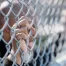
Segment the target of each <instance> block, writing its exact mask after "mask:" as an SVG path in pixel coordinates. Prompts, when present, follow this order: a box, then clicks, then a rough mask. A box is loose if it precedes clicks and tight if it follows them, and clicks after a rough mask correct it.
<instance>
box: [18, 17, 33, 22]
mask: <svg viewBox="0 0 66 66" xmlns="http://www.w3.org/2000/svg"><path fill="white" fill-rule="evenodd" d="M23 19H26V20H27V21H28V22H29V23H31V21H32V20H31V19H30V18H29V17H25V16H22V17H21V18H20V19H19V21H21V20H23Z"/></svg>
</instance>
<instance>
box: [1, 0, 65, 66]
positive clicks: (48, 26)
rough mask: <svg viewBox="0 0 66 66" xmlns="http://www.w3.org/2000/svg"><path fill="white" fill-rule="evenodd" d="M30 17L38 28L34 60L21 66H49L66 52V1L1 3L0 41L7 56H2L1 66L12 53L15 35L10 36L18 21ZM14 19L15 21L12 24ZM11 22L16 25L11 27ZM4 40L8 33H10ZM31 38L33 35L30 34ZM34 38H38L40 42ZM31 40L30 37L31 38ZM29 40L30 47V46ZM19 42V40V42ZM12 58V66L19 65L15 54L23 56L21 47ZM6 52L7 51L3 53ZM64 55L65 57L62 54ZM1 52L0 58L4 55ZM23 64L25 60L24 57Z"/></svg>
mask: <svg viewBox="0 0 66 66" xmlns="http://www.w3.org/2000/svg"><path fill="white" fill-rule="evenodd" d="M22 16H25V17H29V18H30V19H31V20H32V23H31V25H32V24H34V26H35V29H36V34H35V36H34V41H33V43H34V47H33V48H34V50H33V56H32V60H31V62H29V63H25V64H24V65H23V62H22V63H21V65H20V66H22V65H23V66H25V65H27V66H49V64H50V63H51V62H52V61H55V59H56V57H57V56H59V55H62V54H63V53H64V54H65V52H66V34H65V33H66V29H65V28H66V27H65V26H66V25H65V24H66V0H5V1H4V2H3V3H2V2H1V4H0V22H1V23H0V24H1V25H0V42H1V41H3V42H4V43H5V47H6V53H5V54H4V56H3V57H0V66H4V59H5V58H6V57H7V55H8V54H10V53H11V45H12V42H13V38H15V33H14V34H13V35H11V31H12V30H13V28H12V25H13V24H14V23H17V24H18V22H19V19H20V18H21V17H22ZM11 20H14V21H11ZM12 22H14V23H13V24H12ZM5 28H8V29H9V30H10V32H9V35H10V37H8V39H9V41H8V40H5V38H6V37H7V35H6V37H4V35H5V32H6V33H7V34H8V30H6V29H5ZM29 35H31V32H30V33H29ZM35 37H38V38H37V39H36V38H35ZM28 39H29V38H28ZM28 39H27V44H28ZM16 41H18V40H17V39H16ZM17 47H18V49H17V51H16V53H14V55H13V65H12V66H14V65H15V66H17V65H16V54H17V53H18V52H21V53H23V52H22V51H21V50H20V46H19V45H18V46H17ZM4 51H5V50H4ZM61 53H62V54H61ZM1 55H2V54H1V52H0V56H1ZM21 58H22V61H23V57H22V55H21Z"/></svg>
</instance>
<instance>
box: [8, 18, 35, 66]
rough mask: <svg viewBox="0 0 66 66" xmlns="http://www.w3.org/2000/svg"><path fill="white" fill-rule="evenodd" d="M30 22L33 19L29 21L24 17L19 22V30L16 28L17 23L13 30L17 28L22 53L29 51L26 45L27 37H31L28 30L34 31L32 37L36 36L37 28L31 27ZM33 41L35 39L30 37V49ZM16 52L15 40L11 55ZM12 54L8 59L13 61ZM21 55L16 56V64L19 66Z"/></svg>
mask: <svg viewBox="0 0 66 66" xmlns="http://www.w3.org/2000/svg"><path fill="white" fill-rule="evenodd" d="M30 21H31V19H27V18H25V17H23V18H22V19H21V20H20V21H19V23H18V27H17V28H15V27H16V26H17V24H16V23H15V24H14V25H13V28H15V30H16V35H15V37H16V38H17V39H18V40H19V41H20V49H21V50H22V51H24V52H27V51H28V49H27V45H26V42H25V40H26V39H27V37H28V35H29V32H28V30H31V31H32V36H34V35H35V33H36V31H35V28H34V27H32V26H31V25H30ZM31 39H33V38H32V37H30V39H29V44H28V47H29V48H30V49H31V48H32V46H33V41H32V40H31ZM16 51H17V47H16V41H15V40H13V43H12V49H11V54H14V53H15V52H16ZM11 54H9V56H8V57H7V58H8V59H11V57H12V56H11ZM20 54H21V53H20V52H19V53H17V55H16V63H17V64H19V65H20V64H21V57H20Z"/></svg>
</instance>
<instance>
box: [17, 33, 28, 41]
mask: <svg viewBox="0 0 66 66" xmlns="http://www.w3.org/2000/svg"><path fill="white" fill-rule="evenodd" d="M27 37H28V35H26V34H25V33H18V34H16V38H17V40H20V39H27Z"/></svg>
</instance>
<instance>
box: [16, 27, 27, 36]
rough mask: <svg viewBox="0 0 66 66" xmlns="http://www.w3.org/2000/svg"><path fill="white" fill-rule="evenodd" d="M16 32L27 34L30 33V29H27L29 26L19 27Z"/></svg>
mask: <svg viewBox="0 0 66 66" xmlns="http://www.w3.org/2000/svg"><path fill="white" fill-rule="evenodd" d="M15 33H16V34H18V33H25V34H26V35H28V30H27V27H23V28H20V29H19V28H18V29H15Z"/></svg>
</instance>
